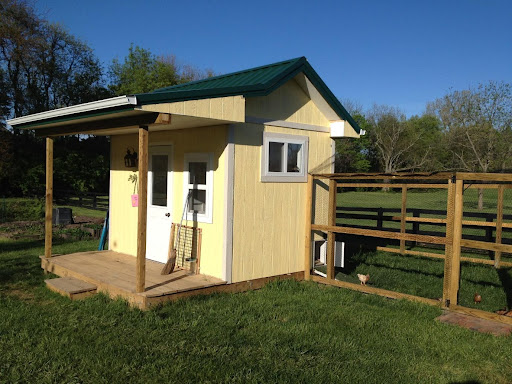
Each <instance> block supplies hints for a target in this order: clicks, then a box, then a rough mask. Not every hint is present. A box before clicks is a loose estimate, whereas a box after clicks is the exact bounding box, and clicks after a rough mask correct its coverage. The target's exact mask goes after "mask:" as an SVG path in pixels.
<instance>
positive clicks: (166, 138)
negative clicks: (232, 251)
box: [110, 126, 227, 278]
mask: <svg viewBox="0 0 512 384" xmlns="http://www.w3.org/2000/svg"><path fill="white" fill-rule="evenodd" d="M137 143H138V141H137V135H119V136H112V137H111V159H112V163H111V171H110V178H111V185H110V188H111V198H110V209H111V212H110V215H111V216H110V247H111V249H112V250H114V251H116V252H123V253H127V254H129V255H135V254H136V251H137V208H133V207H132V206H131V200H130V195H131V194H132V193H133V184H132V183H131V182H129V181H128V176H129V175H130V174H132V173H133V172H132V171H130V170H129V169H128V168H125V167H124V156H125V154H126V149H127V147H134V148H137V145H138V144H137ZM226 143H227V127H226V126H215V127H202V128H194V129H183V130H176V131H159V132H150V133H149V145H152V144H160V145H167V144H172V145H173V153H174V158H173V168H174V169H173V170H174V174H173V189H174V191H173V193H174V198H173V212H172V217H173V222H179V221H180V219H181V215H182V211H183V163H184V155H185V153H188V152H210V153H213V154H214V156H213V157H214V162H213V169H214V176H213V185H214V188H213V222H212V224H206V223H199V224H198V226H199V227H200V228H203V238H202V248H201V273H202V274H205V275H211V276H215V277H218V278H222V258H223V248H222V247H223V238H224V175H225V173H224V172H225V166H224V164H225V156H226V153H225V149H226Z"/></svg>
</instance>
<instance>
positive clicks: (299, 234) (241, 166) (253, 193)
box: [233, 80, 333, 282]
mask: <svg viewBox="0 0 512 384" xmlns="http://www.w3.org/2000/svg"><path fill="white" fill-rule="evenodd" d="M246 111H247V115H248V116H252V117H259V118H269V119H275V120H287V121H292V122H296V123H303V124H314V125H321V126H326V127H328V126H329V122H328V121H327V119H326V118H325V117H324V116H323V115H322V114H321V112H320V111H319V110H318V109H317V108H316V106H315V105H314V104H313V103H312V102H311V100H309V98H308V97H307V96H306V95H305V94H304V92H303V91H302V89H301V88H300V87H299V86H298V85H297V84H296V83H295V81H293V80H291V81H290V82H288V83H287V84H285V85H283V86H282V87H281V88H279V89H278V90H276V91H275V92H273V93H272V94H270V95H269V96H267V97H258V98H250V99H248V100H247V101H246ZM264 131H266V132H275V133H284V134H292V135H302V136H308V137H309V159H308V166H309V171H310V172H312V171H313V172H330V171H331V143H332V142H333V141H332V139H331V138H330V135H329V133H325V132H315V131H306V130H297V129H290V128H280V127H274V126H264V125H262V124H245V125H237V126H236V130H235V177H234V218H233V222H234V231H233V232H234V234H233V282H238V281H243V280H251V279H257V278H261V277H268V276H274V275H280V274H285V273H292V272H297V271H302V270H304V226H305V222H304V220H305V219H304V218H305V199H306V187H307V183H262V182H261V181H260V161H261V160H260V159H261V157H260V156H261V149H262V143H263V132H264Z"/></svg>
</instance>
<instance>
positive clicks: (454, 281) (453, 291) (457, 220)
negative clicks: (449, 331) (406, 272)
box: [448, 180, 464, 305]
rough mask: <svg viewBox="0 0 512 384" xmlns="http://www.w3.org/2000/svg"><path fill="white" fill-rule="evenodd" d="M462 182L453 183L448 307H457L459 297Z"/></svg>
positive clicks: (462, 210) (462, 211)
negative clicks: (453, 198)
mask: <svg viewBox="0 0 512 384" xmlns="http://www.w3.org/2000/svg"><path fill="white" fill-rule="evenodd" d="M463 188H464V181H463V180H457V181H456V182H455V201H454V207H455V208H454V213H453V215H454V216H453V242H452V255H451V275H450V293H449V295H448V299H449V300H450V305H457V302H458V296H459V280H460V244H461V240H462V215H463V213H464V209H463V203H464V197H463V194H462V193H463Z"/></svg>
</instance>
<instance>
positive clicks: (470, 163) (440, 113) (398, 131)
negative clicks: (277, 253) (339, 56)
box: [335, 81, 512, 173]
mask: <svg viewBox="0 0 512 384" xmlns="http://www.w3.org/2000/svg"><path fill="white" fill-rule="evenodd" d="M345 104H346V107H347V108H348V109H349V111H350V112H351V114H352V115H353V117H354V118H355V120H356V121H357V122H358V124H359V126H360V127H361V128H362V129H364V130H365V131H366V134H365V135H364V136H362V137H361V139H359V140H354V139H338V140H337V143H336V153H337V155H336V163H335V169H336V171H337V172H367V171H374V172H386V173H393V172H403V171H410V172H416V171H426V172H428V171H466V172H510V171H511V170H512V85H511V84H510V83H505V82H496V81H489V82H487V83H483V84H479V85H478V86H477V87H475V88H468V89H465V90H452V91H450V92H448V93H447V94H446V95H444V96H442V97H440V98H438V99H436V100H434V101H432V102H429V103H427V105H426V106H425V112H424V113H423V114H422V115H421V116H412V117H409V118H407V117H406V115H405V114H404V113H403V112H402V111H401V110H400V109H399V108H396V107H390V106H384V105H374V106H373V107H372V108H370V109H369V110H367V111H363V109H362V108H361V107H360V106H359V105H357V103H353V102H351V101H350V100H348V101H346V102H345Z"/></svg>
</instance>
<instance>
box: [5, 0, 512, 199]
mask: <svg viewBox="0 0 512 384" xmlns="http://www.w3.org/2000/svg"><path fill="white" fill-rule="evenodd" d="M212 75H214V73H213V71H212V70H210V69H199V68H198V67H195V66H193V65H189V64H183V63H181V62H180V61H179V60H178V59H177V58H176V57H175V56H173V55H162V56H157V55H154V54H153V53H151V52H150V51H149V50H147V49H144V48H142V47H139V46H133V45H132V46H130V47H129V48H128V52H127V55H126V56H125V57H124V58H122V59H118V58H116V59H114V60H113V61H112V62H111V63H108V64H107V65H103V64H102V63H101V62H100V61H99V60H98V58H97V57H96V56H95V55H94V51H93V49H92V48H90V47H89V46H88V45H87V44H86V43H85V42H83V41H81V40H80V39H78V38H77V37H75V36H73V35H72V34H71V33H70V32H69V31H68V30H67V29H66V28H65V27H64V26H62V25H59V24H55V23H52V22H50V21H48V20H46V19H45V18H44V17H42V16H41V15H39V14H38V13H37V12H36V11H35V9H34V7H33V6H32V5H31V4H30V3H28V2H27V1H26V0H0V196H9V195H11V196H42V195H43V193H44V143H43V141H42V139H40V138H36V137H35V136H34V134H33V133H32V132H29V131H20V130H17V129H8V128H7V127H6V123H5V122H6V120H7V119H8V118H12V117H19V116H23V115H27V114H32V113H37V112H42V111H47V110H49V109H55V108H60V107H66V106H70V105H75V104H80V103H85V102H89V101H94V100H98V99H103V98H107V97H112V96H116V95H125V94H133V93H143V92H149V91H152V90H154V89H157V88H161V87H165V86H170V85H174V84H180V83H184V82H188V81H192V80H198V79H201V78H205V77H208V76H212ZM342 103H343V104H344V105H345V106H346V107H347V109H348V110H349V112H351V114H352V115H353V117H354V118H355V119H356V121H357V122H358V124H359V125H360V127H361V128H362V129H364V130H365V131H366V135H364V136H362V137H361V138H360V139H349V138H346V139H338V140H337V142H336V159H335V169H336V171H337V172H367V171H377V172H387V173H392V172H399V171H411V172H412V171H441V170H450V171H455V170H463V171H471V172H505V171H510V170H512V164H511V162H512V128H511V126H512V88H511V84H510V83H505V82H495V81H489V82H487V83H484V84H479V85H477V86H476V87H474V88H468V89H465V90H451V91H450V92H447V94H446V95H444V96H442V97H440V98H438V99H437V100H434V101H432V102H430V103H427V105H426V106H425V112H424V113H423V114H421V115H419V116H412V117H407V116H406V115H405V113H404V112H403V111H401V110H400V109H399V108H397V107H392V106H386V105H374V106H373V107H372V108H370V109H368V110H363V108H362V107H361V106H359V105H358V104H357V103H354V102H351V101H350V100H344V101H342ZM54 156H55V164H54V168H55V173H54V185H55V189H56V190H57V191H58V190H62V189H66V190H70V191H72V192H74V193H81V192H89V191H95V192H105V191H107V190H108V179H109V176H108V173H109V172H108V171H109V142H108V138H106V137H94V136H84V135H78V136H77V135H75V136H67V137H61V138H57V139H56V140H55V151H54Z"/></svg>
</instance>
